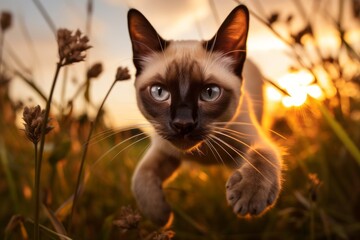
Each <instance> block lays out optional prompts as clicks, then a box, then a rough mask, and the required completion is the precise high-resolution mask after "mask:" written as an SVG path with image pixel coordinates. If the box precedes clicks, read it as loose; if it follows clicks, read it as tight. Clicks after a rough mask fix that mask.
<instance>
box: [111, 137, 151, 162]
mask: <svg viewBox="0 0 360 240" xmlns="http://www.w3.org/2000/svg"><path fill="white" fill-rule="evenodd" d="M147 138H150V136H147V135H146V136H145V137H142V138H140V139H139V140H136V141H135V142H133V143H131V144H129V145H128V146H126V147H125V148H123V149H121V150H120V151H119V152H118V153H117V154H115V156H114V157H112V158H111V159H110V161H109V163H111V162H112V161H113V160H114V159H115V158H116V157H117V156H119V155H120V153H122V152H123V151H125V150H126V149H128V148H130V147H132V146H134V145H135V144H137V143H139V142H141V141H143V140H145V139H147Z"/></svg>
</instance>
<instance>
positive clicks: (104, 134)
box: [89, 124, 151, 146]
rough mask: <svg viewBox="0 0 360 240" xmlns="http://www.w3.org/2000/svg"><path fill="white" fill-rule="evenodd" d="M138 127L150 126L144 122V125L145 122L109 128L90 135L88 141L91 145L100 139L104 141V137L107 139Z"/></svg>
mask: <svg viewBox="0 0 360 240" xmlns="http://www.w3.org/2000/svg"><path fill="white" fill-rule="evenodd" d="M140 127H141V128H146V127H151V126H150V125H149V124H146V125H145V124H137V125H136V126H132V127H127V128H119V129H109V130H106V131H103V132H101V133H98V134H97V135H96V136H94V137H92V138H91V140H90V141H89V146H92V145H94V144H97V143H99V142H101V141H104V140H105V139H107V138H109V137H111V136H114V135H116V134H119V133H121V132H125V131H129V130H135V129H139V128H140Z"/></svg>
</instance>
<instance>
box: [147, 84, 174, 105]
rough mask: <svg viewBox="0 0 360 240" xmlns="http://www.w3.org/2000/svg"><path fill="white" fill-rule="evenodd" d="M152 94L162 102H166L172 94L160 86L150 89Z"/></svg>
mask: <svg viewBox="0 0 360 240" xmlns="http://www.w3.org/2000/svg"><path fill="white" fill-rule="evenodd" d="M150 94H151V96H152V97H153V98H154V99H155V100H157V101H160V102H163V101H166V100H168V99H169V97H170V92H169V91H167V90H166V89H165V88H163V87H162V86H159V85H154V86H152V87H151V88H150Z"/></svg>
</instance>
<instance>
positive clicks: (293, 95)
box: [266, 70, 324, 108]
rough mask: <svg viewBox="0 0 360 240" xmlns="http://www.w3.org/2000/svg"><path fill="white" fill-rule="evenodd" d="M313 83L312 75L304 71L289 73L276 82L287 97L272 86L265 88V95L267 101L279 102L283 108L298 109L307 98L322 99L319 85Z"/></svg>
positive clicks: (322, 95)
mask: <svg viewBox="0 0 360 240" xmlns="http://www.w3.org/2000/svg"><path fill="white" fill-rule="evenodd" d="M313 82H314V77H313V75H312V74H311V73H309V72H308V71H306V70H301V71H297V72H290V73H288V74H286V75H284V76H283V77H281V78H280V79H279V80H278V81H277V84H278V85H279V86H280V87H281V88H282V89H284V90H285V91H286V92H287V93H288V94H289V95H285V94H283V93H281V92H280V91H279V90H278V89H276V88H274V87H273V86H268V87H267V88H266V94H267V97H268V99H270V100H272V101H274V102H281V103H282V105H284V106H285V107H288V108H289V107H300V106H301V105H303V104H304V103H305V102H306V100H307V98H308V96H311V97H313V98H316V99H322V98H323V97H324V94H323V92H322V90H321V88H320V87H319V85H317V84H314V83H313Z"/></svg>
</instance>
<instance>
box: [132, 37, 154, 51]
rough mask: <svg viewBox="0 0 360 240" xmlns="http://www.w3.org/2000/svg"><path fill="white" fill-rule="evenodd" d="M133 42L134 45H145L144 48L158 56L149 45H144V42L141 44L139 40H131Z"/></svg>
mask: <svg viewBox="0 0 360 240" xmlns="http://www.w3.org/2000/svg"><path fill="white" fill-rule="evenodd" d="M131 42H132V43H138V44H141V45H143V46H144V47H146V48H147V49H149V50H150V51H151V52H152V53H153V54H156V52H155V51H154V50H153V49H152V48H151V47H149V46H148V45H146V44H145V43H143V42H140V41H137V40H133V39H132V40H131Z"/></svg>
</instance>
